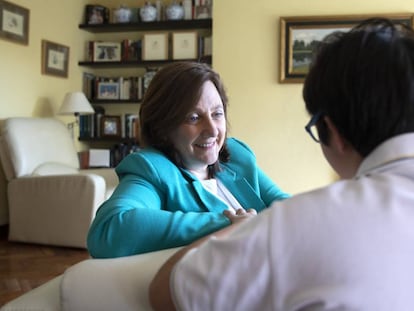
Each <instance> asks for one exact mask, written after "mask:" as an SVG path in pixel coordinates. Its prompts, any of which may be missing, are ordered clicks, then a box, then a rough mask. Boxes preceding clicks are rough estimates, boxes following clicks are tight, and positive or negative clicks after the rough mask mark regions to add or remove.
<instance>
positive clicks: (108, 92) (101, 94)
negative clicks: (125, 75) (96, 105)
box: [97, 82, 119, 99]
mask: <svg viewBox="0 0 414 311" xmlns="http://www.w3.org/2000/svg"><path fill="white" fill-rule="evenodd" d="M97 98H98V99H119V83H115V82H98V90H97Z"/></svg>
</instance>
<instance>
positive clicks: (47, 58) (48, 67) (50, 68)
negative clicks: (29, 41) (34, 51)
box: [41, 40, 69, 78]
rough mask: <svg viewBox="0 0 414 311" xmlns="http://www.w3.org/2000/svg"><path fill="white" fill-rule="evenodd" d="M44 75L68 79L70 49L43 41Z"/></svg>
mask: <svg viewBox="0 0 414 311" xmlns="http://www.w3.org/2000/svg"><path fill="white" fill-rule="evenodd" d="M41 63H42V74H45V75H51V76H56V77H61V78H67V77H68V68H69V47H68V46H66V45H62V44H59V43H55V42H51V41H48V40H42V62H41Z"/></svg>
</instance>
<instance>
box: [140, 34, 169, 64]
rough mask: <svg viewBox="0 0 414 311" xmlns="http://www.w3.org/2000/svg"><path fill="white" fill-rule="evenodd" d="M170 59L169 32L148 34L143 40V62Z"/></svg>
mask: <svg viewBox="0 0 414 311" xmlns="http://www.w3.org/2000/svg"><path fill="white" fill-rule="evenodd" d="M167 59H168V32H159V33H150V34H149V33H146V34H144V35H143V38H142V60H144V61H151V60H167Z"/></svg>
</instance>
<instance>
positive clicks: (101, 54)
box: [93, 41, 121, 62]
mask: <svg viewBox="0 0 414 311" xmlns="http://www.w3.org/2000/svg"><path fill="white" fill-rule="evenodd" d="M93 61H94V62H119V61H121V43H120V42H103V41H95V42H94V43H93Z"/></svg>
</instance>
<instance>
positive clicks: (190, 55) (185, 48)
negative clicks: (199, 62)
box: [172, 31, 198, 60]
mask: <svg viewBox="0 0 414 311" xmlns="http://www.w3.org/2000/svg"><path fill="white" fill-rule="evenodd" d="M197 57H198V33H197V31H182V32H173V33H172V59H174V60H178V59H197Z"/></svg>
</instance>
